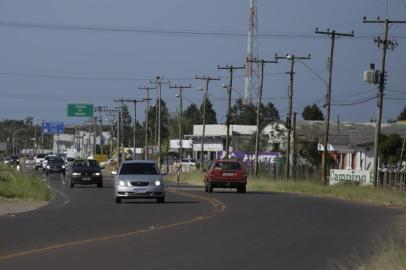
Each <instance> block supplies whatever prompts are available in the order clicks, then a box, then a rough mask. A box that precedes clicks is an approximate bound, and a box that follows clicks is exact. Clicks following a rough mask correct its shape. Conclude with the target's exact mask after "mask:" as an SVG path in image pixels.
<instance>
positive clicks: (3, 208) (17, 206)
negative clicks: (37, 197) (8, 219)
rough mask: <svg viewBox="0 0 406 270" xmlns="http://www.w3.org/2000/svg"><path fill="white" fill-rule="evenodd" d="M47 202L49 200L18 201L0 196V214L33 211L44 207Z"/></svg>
mask: <svg viewBox="0 0 406 270" xmlns="http://www.w3.org/2000/svg"><path fill="white" fill-rule="evenodd" d="M48 203H49V202H37V201H18V200H9V199H5V198H0V216H4V215H13V214H18V213H23V212H28V211H33V210H36V209H38V208H41V207H44V206H45V205H47V204H48Z"/></svg>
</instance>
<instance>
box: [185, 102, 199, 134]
mask: <svg viewBox="0 0 406 270" xmlns="http://www.w3.org/2000/svg"><path fill="white" fill-rule="evenodd" d="M183 116H184V119H183V134H192V133H193V125H199V124H201V123H202V122H203V120H202V113H201V112H200V110H199V109H198V108H197V105H196V104H194V103H192V104H190V105H189V106H188V107H187V108H186V110H185V111H184V112H183Z"/></svg>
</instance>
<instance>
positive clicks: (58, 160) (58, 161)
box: [48, 157, 65, 164]
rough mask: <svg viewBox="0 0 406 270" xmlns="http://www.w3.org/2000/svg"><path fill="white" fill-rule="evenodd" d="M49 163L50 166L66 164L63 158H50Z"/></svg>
mask: <svg viewBox="0 0 406 270" xmlns="http://www.w3.org/2000/svg"><path fill="white" fill-rule="evenodd" d="M48 163H49V164H63V163H65V162H64V161H63V159H62V158H55V157H54V158H50V159H49V160H48Z"/></svg>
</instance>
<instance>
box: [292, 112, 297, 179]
mask: <svg viewBox="0 0 406 270" xmlns="http://www.w3.org/2000/svg"><path fill="white" fill-rule="evenodd" d="M296 114H297V113H296V112H294V113H293V136H292V137H293V149H292V153H293V155H292V156H293V158H292V162H293V164H292V165H293V179H296V176H297V173H296V166H297V156H296V145H297V133H296Z"/></svg>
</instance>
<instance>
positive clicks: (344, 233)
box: [0, 175, 403, 270]
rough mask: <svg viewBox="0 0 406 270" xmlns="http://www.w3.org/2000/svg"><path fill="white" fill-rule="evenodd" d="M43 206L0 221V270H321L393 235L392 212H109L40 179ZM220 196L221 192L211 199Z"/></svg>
mask: <svg viewBox="0 0 406 270" xmlns="http://www.w3.org/2000/svg"><path fill="white" fill-rule="evenodd" d="M47 181H48V183H49V184H50V185H51V186H52V187H53V188H54V190H55V192H56V194H57V196H56V199H55V200H54V201H53V202H51V203H50V204H49V205H48V206H46V207H44V208H42V209H40V210H37V211H34V212H28V213H23V214H18V215H15V216H3V217H0V269H1V270H3V269H4V270H18V269H40V270H46V269H52V270H56V269H58V270H64V269H98V270H102V269H120V270H121V269H137V270H140V269H141V270H142V269H176V270H182V269H185V270H186V269H188V270H190V269H312V270H314V269H331V268H332V266H334V265H335V264H336V263H343V262H348V260H349V258H350V257H352V256H354V255H355V256H356V257H360V258H364V257H365V256H366V254H367V253H368V252H369V251H372V250H374V249H375V248H376V247H377V246H378V245H379V241H382V240H383V239H386V238H387V237H388V236H395V235H396V226H395V223H396V221H397V219H398V217H399V216H400V215H401V214H402V213H403V212H401V211H400V210H396V209H387V208H383V207H377V206H371V205H367V204H356V203H351V202H347V201H343V200H334V199H333V200H331V199H329V200H327V199H319V198H309V197H302V196H296V195H289V194H281V193H247V194H237V193H234V192H216V193H213V194H208V193H204V192H203V191H201V190H199V189H196V188H189V187H182V188H180V189H178V188H176V187H169V190H168V192H167V203H166V204H156V203H155V201H131V202H128V203H123V204H115V203H114V198H113V189H112V182H111V179H108V178H106V177H105V188H103V189H99V188H96V187H93V186H89V187H78V188H74V189H71V188H70V187H69V185H68V182H67V181H66V180H65V179H64V178H63V177H62V176H58V175H52V176H51V177H49V178H48V180H47ZM220 191H221V190H220Z"/></svg>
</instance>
